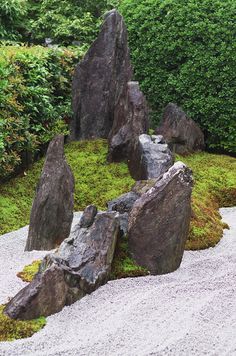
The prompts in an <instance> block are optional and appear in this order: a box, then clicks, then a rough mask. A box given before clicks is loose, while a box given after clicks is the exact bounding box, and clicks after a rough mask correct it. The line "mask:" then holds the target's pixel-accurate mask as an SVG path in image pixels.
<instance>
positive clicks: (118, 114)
mask: <svg viewBox="0 0 236 356" xmlns="http://www.w3.org/2000/svg"><path fill="white" fill-rule="evenodd" d="M148 128H149V122H148V107H147V102H146V99H145V97H144V95H143V93H142V92H141V91H140V89H139V83H138V82H129V83H127V87H126V90H124V92H123V95H122V96H121V98H120V100H119V102H118V103H117V105H116V107H115V111H114V122H113V126H112V130H111V132H110V135H109V138H108V144H109V152H108V160H109V161H110V162H112V161H114V162H117V161H118V162H119V161H122V160H126V159H128V158H129V155H130V154H129V153H130V151H132V150H133V145H134V144H135V142H136V140H137V139H138V137H139V136H140V135H141V134H143V133H147V132H148Z"/></svg>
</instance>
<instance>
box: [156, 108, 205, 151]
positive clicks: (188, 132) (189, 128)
mask: <svg viewBox="0 0 236 356" xmlns="http://www.w3.org/2000/svg"><path fill="white" fill-rule="evenodd" d="M156 132H157V133H158V134H161V135H163V136H164V138H165V140H166V141H167V143H168V144H169V145H170V147H171V149H172V150H173V151H174V152H176V153H178V154H182V155H186V154H190V153H193V152H195V151H201V150H204V147H205V144H204V135H203V132H202V131H201V129H200V127H199V126H198V125H197V124H196V123H195V122H194V121H193V120H192V119H190V118H188V117H187V116H186V114H185V113H184V111H183V110H182V109H181V108H179V107H178V106H177V105H176V104H173V103H169V104H168V105H167V107H166V108H165V110H164V114H163V118H162V122H161V124H160V126H159V127H158V128H157V130H156Z"/></svg>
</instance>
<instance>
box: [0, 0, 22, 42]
mask: <svg viewBox="0 0 236 356" xmlns="http://www.w3.org/2000/svg"><path fill="white" fill-rule="evenodd" d="M26 13H27V0H1V1H0V40H19V39H21V35H20V31H21V28H22V23H23V21H24V17H25V15H26Z"/></svg>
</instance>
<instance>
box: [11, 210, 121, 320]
mask: <svg viewBox="0 0 236 356" xmlns="http://www.w3.org/2000/svg"><path fill="white" fill-rule="evenodd" d="M91 212H92V214H91ZM88 216H90V218H88ZM118 235H119V220H118V219H117V213H115V212H105V213H97V214H95V209H94V207H88V208H87V209H86V210H85V212H84V215H83V216H82V218H81V222H80V223H79V224H78V225H77V226H76V227H75V229H74V230H73V231H72V234H71V236H70V238H68V239H67V240H65V241H64V242H63V243H62V244H61V246H60V248H59V250H58V252H57V253H55V254H51V255H47V256H46V257H45V258H44V260H43V262H42V265H41V267H40V272H39V273H38V274H37V275H36V276H35V278H34V280H33V281H32V282H31V283H30V284H29V285H28V286H26V287H25V288H24V289H22V290H21V291H20V292H19V293H18V294H17V295H16V296H15V297H14V298H13V299H12V300H11V301H10V302H9V303H8V305H7V306H6V308H5V311H4V312H5V313H6V314H7V315H8V316H9V317H11V318H13V319H22V320H28V319H33V318H37V317H39V316H41V315H44V316H48V315H51V314H53V313H56V312H59V311H60V310H61V309H62V308H63V307H64V306H65V305H70V304H72V303H74V302H75V301H76V300H78V299H80V298H82V297H83V296H84V295H85V294H87V293H91V292H93V291H94V290H95V289H96V288H98V287H99V286H101V285H102V284H104V283H105V282H106V281H107V279H108V276H109V273H110V271H111V263H112V260H113V256H114V251H115V246H116V241H117V238H118Z"/></svg>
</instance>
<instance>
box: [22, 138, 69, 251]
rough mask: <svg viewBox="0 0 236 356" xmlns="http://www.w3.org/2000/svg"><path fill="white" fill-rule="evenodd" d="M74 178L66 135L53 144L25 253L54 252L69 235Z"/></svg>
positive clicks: (45, 166) (46, 163) (39, 185)
mask: <svg viewBox="0 0 236 356" xmlns="http://www.w3.org/2000/svg"><path fill="white" fill-rule="evenodd" d="M73 193H74V177H73V174H72V172H71V169H70V167H69V166H68V164H67V163H66V160H65V157H64V136H63V135H58V136H56V137H55V138H54V139H53V140H52V141H51V143H50V145H49V147H48V151H47V155H46V160H45V164H44V167H43V171H42V175H41V178H40V181H39V184H38V187H37V190H36V195H35V198H34V202H33V206H32V210H31V215H30V226H29V235H28V239H27V243H26V247H25V250H26V251H32V250H51V249H53V248H55V247H56V246H58V245H60V243H61V242H62V241H63V240H65V239H66V238H67V237H68V236H69V234H70V228H71V223H72V219H73V208H74V197H73Z"/></svg>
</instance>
